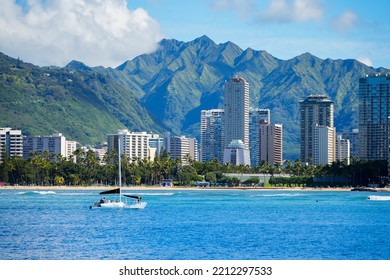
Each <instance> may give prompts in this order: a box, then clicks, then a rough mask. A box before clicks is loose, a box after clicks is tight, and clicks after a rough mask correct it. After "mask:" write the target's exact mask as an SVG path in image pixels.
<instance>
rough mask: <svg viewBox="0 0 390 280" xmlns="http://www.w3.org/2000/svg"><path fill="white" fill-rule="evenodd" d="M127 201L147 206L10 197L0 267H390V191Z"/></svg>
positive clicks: (3, 194)
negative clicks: (286, 263)
mask: <svg viewBox="0 0 390 280" xmlns="http://www.w3.org/2000/svg"><path fill="white" fill-rule="evenodd" d="M125 193H128V194H137V195H141V196H142V197H143V200H144V201H147V202H148V205H147V207H146V208H145V209H143V210H130V209H99V208H96V209H89V206H90V205H92V204H93V202H94V201H97V200H99V199H100V197H101V196H99V195H98V191H89V190H88V191H85V190H80V191H70V190H69V191H24V190H0V259H2V260H69V259H70V260H103V259H108V260H124V259H126V260H129V259H130V260H131V259H133V260H235V259H238V260H313V259H314V260H389V259H390V200H388V199H390V193H368V192H333V191H258V190H256V191H255V190H216V191H213V190H210V191H197V190H188V191H176V190H175V191H169V190H157V191H156V190H145V191H131V190H126V191H125ZM369 195H375V196H380V197H379V199H367V198H368V196H369ZM374 198H375V197H374Z"/></svg>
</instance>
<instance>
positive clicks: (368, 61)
mask: <svg viewBox="0 0 390 280" xmlns="http://www.w3.org/2000/svg"><path fill="white" fill-rule="evenodd" d="M357 60H359V61H360V62H361V63H364V64H365V65H367V66H373V63H372V60H371V59H370V58H369V57H367V56H360V57H358V58H357Z"/></svg>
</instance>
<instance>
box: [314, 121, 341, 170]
mask: <svg viewBox="0 0 390 280" xmlns="http://www.w3.org/2000/svg"><path fill="white" fill-rule="evenodd" d="M335 134H336V129H335V128H334V127H328V126H324V125H317V126H316V127H315V129H314V153H313V164H314V165H326V164H331V163H332V162H334V161H335V158H336V157H335Z"/></svg>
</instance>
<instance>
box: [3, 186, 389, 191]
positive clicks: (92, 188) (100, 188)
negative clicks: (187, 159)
mask: <svg viewBox="0 0 390 280" xmlns="http://www.w3.org/2000/svg"><path fill="white" fill-rule="evenodd" d="M112 188H115V186H1V187H0V190H39V191H45V190H47V191H54V190H72V191H85V190H90V191H105V190H109V189H112ZM122 189H123V190H124V191H132V190H134V191H146V190H159V191H161V190H167V191H174V190H177V191H183V190H193V191H217V190H221V191H222V190H246V191H279V190H280V191H348V192H350V191H352V190H353V188H350V187H348V188H312V187H307V188H306V187H183V186H177V187H176V186H174V187H161V186H134V187H122ZM361 191H370V190H361ZM371 191H374V192H389V191H390V188H379V189H372V190H371Z"/></svg>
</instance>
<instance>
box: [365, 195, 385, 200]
mask: <svg viewBox="0 0 390 280" xmlns="http://www.w3.org/2000/svg"><path fill="white" fill-rule="evenodd" d="M367 199H369V200H390V196H384V195H383V196H382V195H369V196H368V197H367Z"/></svg>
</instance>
